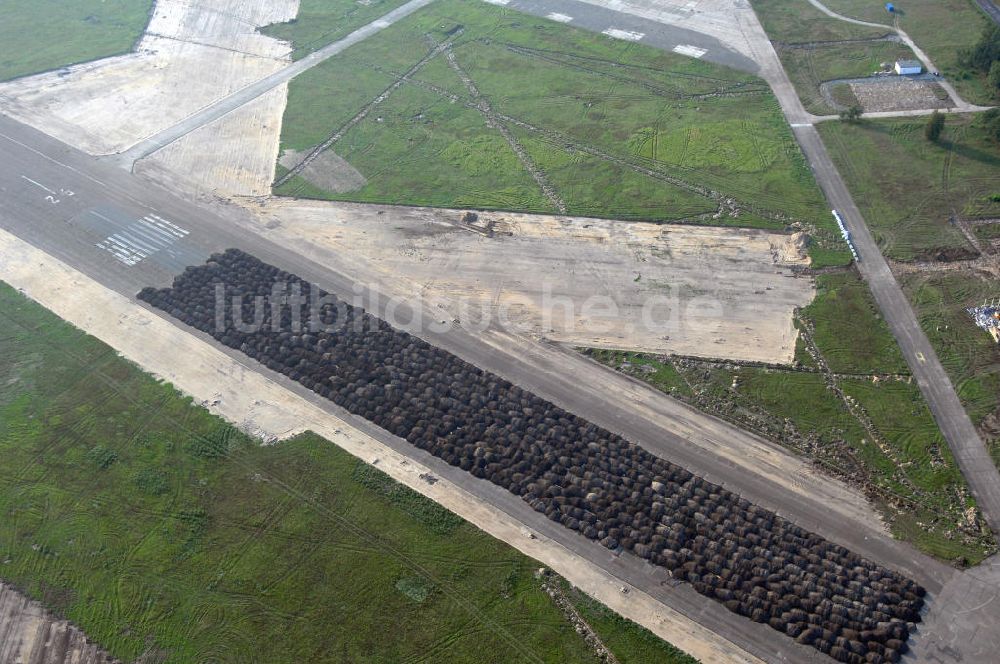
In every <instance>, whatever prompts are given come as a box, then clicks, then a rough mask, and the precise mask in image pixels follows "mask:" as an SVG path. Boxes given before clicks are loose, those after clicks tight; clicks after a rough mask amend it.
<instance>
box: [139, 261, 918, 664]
mask: <svg viewBox="0 0 1000 664" xmlns="http://www.w3.org/2000/svg"><path fill="white" fill-rule="evenodd" d="M220 285H222V286H224V297H222V298H221V301H217V300H220V295H219V294H220V288H219V286H220ZM139 296H140V298H141V299H142V300H144V301H146V302H148V303H150V304H151V305H153V306H155V307H158V308H160V309H162V310H164V311H166V312H168V313H170V314H171V315H172V316H175V317H176V318H178V319H180V320H182V321H183V322H184V323H186V324H188V325H190V326H193V327H195V328H197V329H199V330H202V331H204V332H206V333H208V334H211V335H212V336H214V337H215V338H216V339H217V340H219V341H220V342H221V343H223V344H225V345H227V346H229V347H231V348H237V349H240V350H241V351H242V352H244V353H246V354H247V355H249V356H250V357H253V358H254V359H256V360H257V361H259V362H260V363H262V364H264V365H266V366H267V367H268V368H270V369H272V370H274V371H278V372H281V373H283V374H285V375H287V376H289V377H291V378H293V379H294V380H296V381H298V382H300V383H301V384H302V385H304V386H306V387H307V388H309V389H311V390H313V391H315V392H316V393H318V394H321V395H322V396H324V397H327V398H329V399H331V400H332V401H334V402H335V403H337V404H338V405H340V406H341V407H343V408H345V409H346V410H348V411H350V412H351V413H354V414H356V415H359V416H362V417H364V418H365V419H367V420H369V421H371V422H374V423H375V424H377V425H379V426H380V427H382V428H384V429H385V430H387V431H389V432H391V433H393V434H395V435H397V436H399V437H401V438H404V439H405V440H407V441H409V442H410V443H412V444H413V445H416V446H417V447H420V448H421V449H424V450H427V451H429V452H431V453H433V454H434V455H436V456H438V457H440V458H441V459H443V460H444V461H446V462H447V463H449V464H451V465H453V466H458V467H460V468H462V469H464V470H466V471H468V472H470V473H472V474H473V475H475V476H476V477H480V478H483V479H486V480H489V481H490V482H493V483H494V484H497V485H499V486H502V487H504V488H506V489H508V490H509V491H511V492H513V493H515V494H517V495H518V496H521V497H522V498H523V499H524V500H526V501H528V503H529V504H530V505H531V506H532V507H533V508H534V509H535V510H537V511H538V512H540V513H543V514H544V515H545V516H546V517H548V518H549V519H552V520H553V521H558V522H559V523H561V524H563V525H565V526H566V527H567V528H570V529H573V530H576V531H579V533H580V534H581V535H583V536H584V537H587V538H589V539H592V540H597V541H598V542H600V543H601V544H602V545H604V546H606V547H607V548H609V549H612V550H625V551H629V552H631V553H633V554H635V555H637V556H640V557H642V558H644V559H646V560H648V561H650V562H651V563H652V564H655V565H660V566H662V567H665V568H667V569H668V570H670V571H671V573H672V574H673V576H674V577H676V578H679V579H681V580H684V581H688V582H690V583H691V585H692V587H693V588H694V589H695V590H696V591H697V592H699V593H701V594H703V595H705V596H707V597H710V598H713V599H715V600H717V601H719V602H721V603H722V604H724V605H725V606H726V608H728V609H729V610H731V611H733V612H735V613H739V614H740V615H744V616H747V617H748V618H749V619H750V620H753V621H756V622H763V623H767V624H768V625H770V626H771V627H773V628H774V629H776V630H778V631H781V632H784V633H786V634H787V635H789V636H790V637H792V638H795V639H796V640H797V641H799V642H800V643H804V644H809V645H811V646H813V647H814V648H817V649H818V650H820V651H822V652H824V653H828V654H829V655H830V656H831V657H832V658H833V659H835V660H837V661H841V662H852V663H857V664H860V663H861V662H869V663H873V664H877V663H879V662H896V661H899V659H900V655H901V654H903V653H905V652H906V649H907V646H906V642H907V639H908V638H909V634H910V631H911V630H912V629H913V623H916V622H919V621H920V610H921V607H922V606H923V596H924V590H923V588H921V587H920V586H919V585H917V584H916V583H915V582H913V581H911V580H909V579H907V578H904V577H902V576H901V575H899V574H897V573H896V572H893V571H891V570H889V569H886V568H884V567H882V566H880V565H877V564H875V563H873V562H870V561H868V560H865V559H864V558H862V557H860V556H858V555H857V554H855V553H852V552H851V551H849V550H847V549H845V548H844V547H842V546H838V545H836V544H832V543H830V542H828V541H826V540H825V539H823V538H822V537H820V536H819V535H816V534H814V533H811V532H809V531H807V530H804V529H802V528H800V527H798V526H796V525H794V524H792V523H790V522H788V521H787V520H785V519H783V518H781V517H779V516H777V515H775V514H774V513H773V512H770V511H768V510H766V509H763V508H761V507H758V506H756V505H753V504H752V503H750V502H749V501H747V500H744V499H742V498H740V496H738V495H736V494H734V493H732V492H730V491H727V490H726V489H723V488H721V487H719V486H716V485H714V484H711V483H710V482H707V481H705V480H703V479H701V478H700V477H697V476H694V475H692V474H691V473H689V472H687V471H686V470H684V469H683V468H680V467H678V466H676V465H674V464H672V463H670V462H668V461H665V460H663V459H661V458H659V457H656V456H654V455H652V454H650V453H648V452H647V451H645V450H644V449H642V448H641V447H639V446H637V445H634V444H632V443H630V442H628V441H627V440H625V439H623V438H622V437H620V436H618V435H615V434H612V433H610V432H608V431H606V430H604V429H602V428H600V427H598V426H596V425H594V424H592V423H590V422H588V421H586V420H584V419H582V418H580V417H577V416H575V415H573V414H571V413H568V412H566V411H565V410H563V409H561V408H559V407H558V406H555V405H554V404H552V403H549V402H548V401H545V400H544V399H541V398H540V397H537V396H535V395H534V394H531V393H530V392H527V391H525V390H523V389H521V388H519V387H517V386H516V385H512V384H511V383H509V382H507V381H506V380H503V379H502V378H499V377H498V376H495V375H493V374H491V373H488V372H485V371H483V370H481V369H479V368H477V367H475V366H473V365H471V364H469V363H467V362H465V361H463V360H461V359H459V358H458V357H456V356H454V355H452V354H451V353H448V352H446V351H444V350H441V349H439V348H436V347H434V346H431V345H430V344H428V343H426V342H425V341H423V340H421V339H420V338H418V337H416V336H413V335H410V334H408V333H406V332H402V331H398V330H396V329H394V328H392V327H391V326H390V325H388V324H387V323H385V322H384V321H382V320H379V319H378V318H375V317H373V316H371V315H370V314H367V313H365V312H364V310H362V309H360V308H358V307H354V306H351V305H348V304H346V303H345V302H343V301H340V300H337V299H336V298H334V297H333V296H331V295H329V294H328V293H325V292H323V291H322V290H320V289H318V288H316V287H315V286H313V285H311V284H309V283H308V282H305V281H303V280H301V279H299V278H298V277H296V276H295V275H293V274H290V273H287V272H284V271H282V270H279V269H278V268H275V267H273V266H270V265H267V264H265V263H262V262H261V261H259V260H257V259H256V258H254V257H253V256H250V255H248V254H246V253H243V252H241V251H238V250H232V249H231V250H228V251H226V252H225V253H223V254H216V255H213V256H212V257H211V258H210V259H209V261H208V262H207V264H206V265H204V266H200V267H193V268H188V269H187V270H186V271H185V272H184V273H183V274H182V275H180V276H179V277H177V278H176V279H175V281H174V284H173V287H172V288H168V289H162V290H156V289H151V288H148V289H145V290H143V291H142V292H141V293H140V294H139ZM234 298H238V299H234ZM234 302H235V304H234ZM220 304H224V306H222V311H219V310H218V309H219V305H220ZM236 305H238V306H236ZM275 323H276V324H275Z"/></svg>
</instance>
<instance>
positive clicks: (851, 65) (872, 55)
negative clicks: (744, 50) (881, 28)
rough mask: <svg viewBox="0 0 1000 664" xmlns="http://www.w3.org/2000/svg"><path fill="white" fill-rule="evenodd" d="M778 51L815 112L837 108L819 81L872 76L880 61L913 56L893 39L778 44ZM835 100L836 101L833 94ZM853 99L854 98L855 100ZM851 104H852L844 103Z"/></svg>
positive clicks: (800, 93) (804, 101) (803, 99)
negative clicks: (841, 42)
mask: <svg viewBox="0 0 1000 664" xmlns="http://www.w3.org/2000/svg"><path fill="white" fill-rule="evenodd" d="M777 50H778V55H779V57H780V58H781V63H782V64H783V65H784V67H785V71H787V72H788V77H789V78H790V79H791V81H792V84H793V85H794V86H795V91H796V92H797V93H798V95H799V98H800V99H801V100H802V105H803V106H805V108H806V110H807V111H809V112H810V113H815V114H816V115H830V114H834V113H836V112H837V109H836V108H834V107H833V106H831V105H830V104H829V103H828V102H827V101H826V100H825V99H824V98H823V95H822V93H821V92H820V84H821V83H824V82H826V81H834V80H838V79H845V78H861V77H864V76H871V75H872V74H873V73H875V72H877V71H879V67H880V65H881V64H882V63H883V62H888V63H892V62H895V61H896V60H904V59H907V58H912V57H913V51H911V50H910V49H909V47H908V46H906V45H904V44H900V43H898V42H893V41H870V42H854V43H848V44H828V45H818V46H808V47H801V46H780V47H778V49H777ZM834 101H839V100H837V99H836V97H835V98H834ZM854 103H856V101H855V102H854ZM846 105H848V106H850V105H851V104H846Z"/></svg>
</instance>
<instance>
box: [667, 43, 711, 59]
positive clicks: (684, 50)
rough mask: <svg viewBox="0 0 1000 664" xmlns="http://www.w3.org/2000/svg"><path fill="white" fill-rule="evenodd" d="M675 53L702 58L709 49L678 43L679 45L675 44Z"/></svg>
mask: <svg viewBox="0 0 1000 664" xmlns="http://www.w3.org/2000/svg"><path fill="white" fill-rule="evenodd" d="M674 53H679V54H681V55H687V56H690V57H692V58H700V57H701V56H703V55H705V54H706V53H708V51H706V50H705V49H703V48H698V47H697V46H691V45H690V44H678V45H677V46H674Z"/></svg>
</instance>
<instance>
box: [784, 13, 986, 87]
mask: <svg viewBox="0 0 1000 664" xmlns="http://www.w3.org/2000/svg"><path fill="white" fill-rule="evenodd" d="M822 1H823V4H825V5H826V6H827V7H829V8H830V9H831V10H833V11H835V12H837V13H839V14H843V15H844V16H849V17H851V18H857V19H861V20H863V21H871V22H874V23H885V24H889V25H893V24H894V25H897V26H898V27H899V28H900V29H901V30H903V31H905V32H906V34H908V35H909V36H910V37H911V38H912V39H913V41H915V42H916V43H917V46H919V47H920V48H921V49H922V50H923V51H924V52H925V53H927V55H928V57H930V59H931V60H933V61H934V64H935V66H936V67H937V68H938V69H939V70H940V72H941V73H942V74H943V75H944V76H946V77H947V78H948V80H950V81H951V82H952V83H953V84H954V86H955V89H956V90H957V91H958V93H959V94H960V95H962V97H963V98H964V99H965V100H966V101H969V102H972V103H982V104H986V103H991V102H992V101H993V97H992V95H991V94H989V92H988V91H987V86H986V81H985V80H984V77H982V76H980V75H977V74H975V73H974V72H971V71H969V70H967V69H966V68H965V67H963V66H962V65H960V64H959V52H960V51H961V50H963V49H967V48H969V47H970V46H972V45H973V44H974V43H975V42H976V41H977V40H978V39H979V36H980V35H981V34H982V32H983V28H984V27H986V26H987V25H990V19H989V17H987V16H986V14H984V13H983V12H982V11H981V10H980V9H979V7H978V6H976V3H975V0H902V2H894V3H893V4H894V5H895V6H896V7H897V8H898V11H897V13H896V14H895V15H890V14H889V13H887V12H886V11H885V3H884V2H871V1H870V0H822ZM802 4H805V0H802ZM845 25H846V24H845ZM857 27H860V26H857Z"/></svg>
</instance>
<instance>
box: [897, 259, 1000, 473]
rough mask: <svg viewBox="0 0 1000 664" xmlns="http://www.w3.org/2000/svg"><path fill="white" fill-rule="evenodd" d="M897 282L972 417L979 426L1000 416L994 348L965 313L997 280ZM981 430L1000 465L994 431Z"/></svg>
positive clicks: (998, 352) (999, 366)
mask: <svg viewBox="0 0 1000 664" xmlns="http://www.w3.org/2000/svg"><path fill="white" fill-rule="evenodd" d="M901 283H902V285H903V288H904V290H905V291H906V294H907V296H908V297H909V299H910V302H911V303H912V304H913V308H914V310H915V311H916V313H917V318H918V319H919V320H920V326H921V328H923V330H924V332H925V333H926V334H927V336H928V338H930V341H931V344H932V345H933V346H934V350H935V351H936V352H937V356H938V359H940V360H941V363H942V364H943V365H944V367H945V369H946V370H947V371H948V375H949V376H950V377H951V381H952V384H954V385H955V389H956V390H957V391H958V396H959V398H960V399H961V400H962V403H963V404H964V405H965V407H966V410H967V411H968V412H969V416H970V417H971V418H972V421H973V422H974V423H976V424H979V425H982V424H983V423H984V421H985V420H986V419H987V418H988V417H989V416H990V415H993V416H994V417H996V416H998V415H1000V348H998V347H997V345H996V344H995V343H994V342H993V339H992V338H990V336H989V335H988V334H987V333H986V332H984V331H982V330H980V329H979V328H978V327H976V326H975V325H973V323H972V320H971V319H970V318H969V315H968V314H967V313H966V312H965V309H966V307H972V306H978V305H980V304H982V303H983V301H984V300H992V299H994V298H996V297H1000V279H995V278H993V279H990V278H986V277H985V276H981V275H972V274H968V273H954V274H940V273H928V274H912V275H906V276H905V277H903V278H902V279H901ZM984 434H986V435H985V437H986V439H987V442H988V443H989V444H990V445H991V448H992V451H993V454H994V458H996V459H997V461H998V463H1000V431H996V430H993V431H992V432H984Z"/></svg>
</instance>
